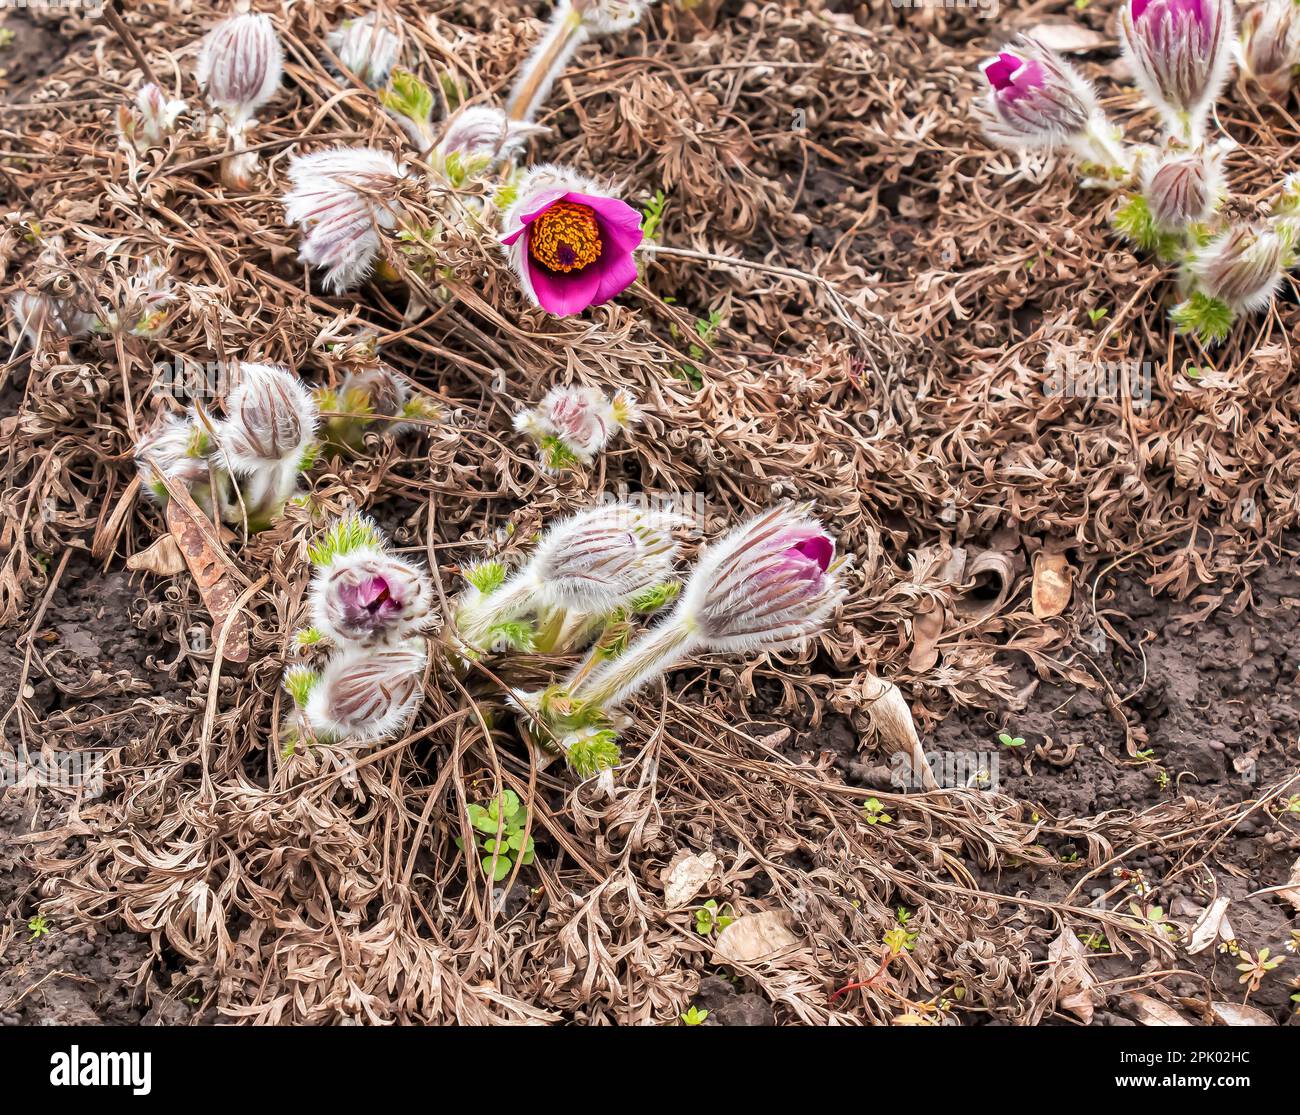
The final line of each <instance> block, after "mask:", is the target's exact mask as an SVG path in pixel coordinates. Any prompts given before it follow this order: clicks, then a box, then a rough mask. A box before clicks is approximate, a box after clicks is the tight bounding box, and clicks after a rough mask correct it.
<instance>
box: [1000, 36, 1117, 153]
mask: <svg viewBox="0 0 1300 1115" xmlns="http://www.w3.org/2000/svg"><path fill="white" fill-rule="evenodd" d="M981 69H982V70H983V72H984V77H985V79H986V80H987V81H988V86H989V87H988V93H987V96H986V98H985V100H984V103H983V105H982V112H981V115H982V117H983V123H984V130H985V132H986V133H987V134H988V136H989V138H990V139H992V140H993V141H994V142H996V143H1000V144H1002V145H1003V146H1005V147H1013V148H1015V147H1057V146H1060V145H1062V144H1067V143H1074V142H1076V141H1077V140H1078V139H1079V138H1080V137H1081V136H1083V135H1084V133H1085V132H1086V131H1087V129H1088V127H1089V124H1090V123H1091V122H1092V121H1093V120H1094V119H1096V118H1097V117H1098V116H1099V115H1100V109H1099V108H1098V106H1097V99H1096V97H1095V96H1094V94H1093V92H1092V87H1091V86H1090V85H1089V84H1088V83H1087V82H1086V81H1085V80H1084V79H1083V77H1082V76H1081V75H1080V74H1079V73H1078V72H1076V71H1075V69H1074V67H1072V66H1071V65H1070V64H1069V63H1068V62H1066V61H1065V59H1063V58H1061V57H1060V56H1059V55H1058V54H1056V52H1055V51H1052V50H1049V49H1048V48H1047V47H1045V46H1043V45H1042V44H1041V43H1039V42H1037V41H1036V40H1034V39H1031V38H1029V37H1027V36H1021V37H1020V38H1018V39H1016V40H1015V41H1013V42H1012V43H1010V44H1008V46H1007V48H1006V49H1005V50H1003V51H1002V52H1001V53H999V54H998V56H997V57H996V58H990V59H989V60H988V61H987V62H985V63H984V64H983V65H982V66H981Z"/></svg>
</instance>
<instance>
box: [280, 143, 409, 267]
mask: <svg viewBox="0 0 1300 1115" xmlns="http://www.w3.org/2000/svg"><path fill="white" fill-rule="evenodd" d="M405 177H406V170H405V168H403V167H401V166H399V165H398V164H397V162H396V161H395V160H394V159H393V157H392V156H391V155H389V154H387V153H385V152H383V151H376V150H374V149H372V148H355V149H349V148H338V149H336V150H333V151H318V152H316V153H315V154H313V155H301V156H298V157H296V158H295V159H293V161H292V162H291V163H290V164H289V181H290V183H291V184H292V188H291V189H290V190H289V192H288V193H286V194H285V195H284V219H285V223H286V224H291V225H292V224H298V225H300V226H301V229H302V246H301V248H300V249H299V253H298V258H299V259H301V260H302V261H303V263H306V264H309V265H310V266H312V267H323V268H326V273H325V285H326V286H327V287H329V288H330V289H331V290H334V291H343V290H347V289H349V288H350V287H352V286H353V285H355V284H356V283H358V282H360V281H361V280H362V279H364V278H365V277H366V276H367V275H368V274H369V273H370V269H371V267H372V266H373V265H374V261H375V256H376V255H378V253H379V247H380V239H379V230H380V229H391V228H393V227H395V226H396V224H397V219H398V211H397V209H396V208H395V207H394V206H393V205H392V204H391V198H392V194H393V191H394V189H395V188H396V187H397V186H398V185H399V184H400V182H401V181H402V179H403V178H405Z"/></svg>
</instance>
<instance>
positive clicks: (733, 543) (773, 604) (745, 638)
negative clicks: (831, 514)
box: [676, 507, 844, 650]
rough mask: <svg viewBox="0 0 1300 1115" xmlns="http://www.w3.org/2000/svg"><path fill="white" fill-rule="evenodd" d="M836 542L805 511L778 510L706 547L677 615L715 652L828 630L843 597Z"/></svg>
mask: <svg viewBox="0 0 1300 1115" xmlns="http://www.w3.org/2000/svg"><path fill="white" fill-rule="evenodd" d="M834 557H835V542H834V540H833V539H832V538H831V536H830V535H829V534H827V533H826V531H825V530H823V529H822V527H821V525H820V524H819V523H818V522H817V521H816V520H815V519H812V518H809V517H808V515H807V514H806V512H804V511H803V510H801V509H797V508H792V507H778V508H774V509H772V510H770V511H767V512H765V513H764V514H762V515H760V516H758V517H757V518H755V519H752V520H750V521H749V522H748V523H745V524H743V525H741V526H739V527H737V528H736V529H735V530H733V531H731V532H730V533H729V534H727V535H726V536H725V537H723V538H722V539H721V540H720V541H718V542H715V543H714V544H713V545H711V546H709V547H708V549H706V550H705V552H704V554H703V556H702V557H701V558H700V561H699V564H698V565H697V566H696V568H695V571H694V572H693V573H692V574H691V576H690V579H689V580H688V581H687V582H686V587H685V588H684V589H683V590H682V599H681V604H680V605H679V607H678V611H677V613H676V614H677V615H678V616H680V622H681V623H683V624H684V625H686V626H688V627H689V628H690V629H691V630H692V631H693V632H695V633H696V635H697V636H698V638H699V639H700V640H701V641H702V642H704V643H705V644H706V645H707V646H708V647H709V648H711V649H713V650H750V649H754V648H757V647H776V646H782V645H785V644H787V643H790V642H794V641H797V640H800V639H803V638H805V637H807V636H808V635H811V634H813V633H814V632H816V631H817V630H818V629H819V628H821V627H822V626H823V625H824V624H825V623H826V620H827V619H828V618H829V617H830V615H831V613H832V612H833V611H834V610H835V607H836V605H838V604H839V602H840V600H841V599H842V598H843V596H844V590H843V589H842V588H841V587H840V586H839V583H838V580H837V578H836V575H835V573H834V571H833V570H832V569H831V565H832V562H833V560H834Z"/></svg>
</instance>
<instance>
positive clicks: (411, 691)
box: [305, 639, 428, 743]
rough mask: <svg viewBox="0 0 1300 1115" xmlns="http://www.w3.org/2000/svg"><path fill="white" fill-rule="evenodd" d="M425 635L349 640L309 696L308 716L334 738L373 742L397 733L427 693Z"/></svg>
mask: <svg viewBox="0 0 1300 1115" xmlns="http://www.w3.org/2000/svg"><path fill="white" fill-rule="evenodd" d="M427 657H428V656H427V654H426V652H425V649H424V644H423V641H422V640H418V639H412V640H409V641H407V642H404V643H398V644H397V645H395V646H387V645H381V646H378V647H362V646H351V645H350V646H347V647H345V648H344V649H343V650H341V651H339V652H337V653H336V654H335V655H334V656H333V657H332V658H331V659H330V660H329V662H328V663H327V664H326V666H325V669H324V670H323V671H322V672H321V675H320V679H319V680H318V681H317V682H316V683H315V685H313V686H312V688H311V692H310V695H309V696H308V698H307V706H306V710H305V713H306V719H307V723H308V724H310V725H311V727H312V729H313V731H315V732H316V733H317V734H318V735H320V736H323V737H325V738H326V739H328V740H336V741H339V742H344V741H350V742H353V743H370V742H374V741H377V740H382V739H385V738H387V737H388V736H391V735H392V734H393V733H394V732H396V731H397V730H398V729H399V728H401V727H402V725H403V724H405V723H406V719H407V717H409V716H410V715H411V713H412V712H413V711H414V710H415V707H416V705H418V704H419V701H420V697H421V695H422V690H421V681H422V678H423V674H424V667H425V664H426V662H427Z"/></svg>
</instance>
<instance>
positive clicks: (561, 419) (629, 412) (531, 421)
mask: <svg viewBox="0 0 1300 1115" xmlns="http://www.w3.org/2000/svg"><path fill="white" fill-rule="evenodd" d="M636 417H637V414H636V404H635V403H634V402H633V400H632V396H631V395H630V394H628V392H626V391H622V390H620V391H616V392H615V393H614V397H613V398H612V399H611V398H609V396H607V395H606V394H605V393H604V392H603V391H601V390H599V389H598V388H595V387H584V386H581V385H579V384H570V385H565V386H559V387H552V388H551V389H550V390H549V391H548V392H547V393H546V394H545V395H544V396H543V397H542V401H541V402H540V403H538V404H537V406H535V407H533V408H532V409H531V410H522V411H520V412H519V413H518V414H516V415H515V429H516V430H519V431H520V432H521V433H525V434H527V435H528V436H529V437H531V438H532V439H533V440H534V441H535V442H536V443H537V446H538V448H539V449H540V450H541V454H542V463H543V464H544V465H545V466H546V467H547V468H548V469H550V470H557V469H561V468H564V467H567V466H570V465H574V464H588V463H590V462H591V460H592V458H593V457H595V455H596V454H597V453H599V452H600V451H601V450H602V449H604V448H605V446H606V444H608V442H609V439H610V438H612V437H613V436H614V435H615V434H617V433H618V432H619V430H621V429H623V427H625V426H627V425H629V424H631V423H632V422H635V421H636Z"/></svg>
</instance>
